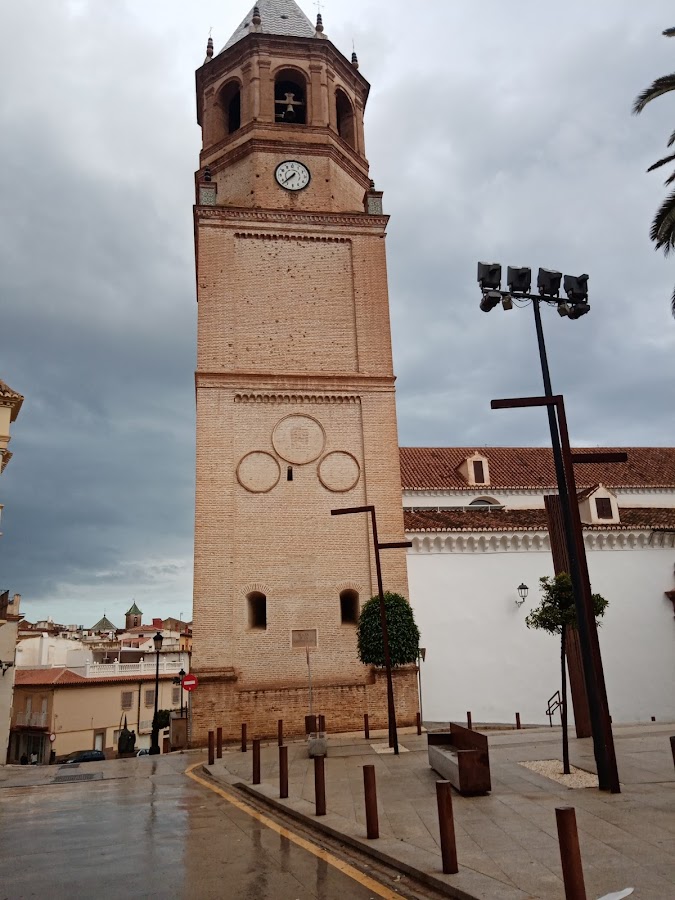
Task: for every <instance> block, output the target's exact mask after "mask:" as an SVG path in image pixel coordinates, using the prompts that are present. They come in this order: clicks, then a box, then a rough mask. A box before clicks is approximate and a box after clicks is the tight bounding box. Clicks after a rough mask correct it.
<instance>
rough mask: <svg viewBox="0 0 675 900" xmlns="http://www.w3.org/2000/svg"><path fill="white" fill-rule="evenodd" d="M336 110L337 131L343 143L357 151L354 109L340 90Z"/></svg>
mask: <svg viewBox="0 0 675 900" xmlns="http://www.w3.org/2000/svg"><path fill="white" fill-rule="evenodd" d="M335 108H336V116H337V130H338V134H339V135H340V137H341V138H342V140H343V141H346V142H347V143H348V144H349V146H350V147H352V148H353V149H354V150H356V122H355V119H354V108H353V106H352V104H351V101H350V99H349V97H348V96H347V95H346V94H345V92H344V91H343V90H342V89H341V88H338V89H337V90H336V92H335Z"/></svg>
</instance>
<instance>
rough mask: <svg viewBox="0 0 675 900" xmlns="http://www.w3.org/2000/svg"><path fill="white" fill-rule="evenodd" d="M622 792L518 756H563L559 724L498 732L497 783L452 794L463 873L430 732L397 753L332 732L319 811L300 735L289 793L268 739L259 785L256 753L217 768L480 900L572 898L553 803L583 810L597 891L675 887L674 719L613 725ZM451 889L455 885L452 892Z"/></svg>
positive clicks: (580, 761)
mask: <svg viewBox="0 0 675 900" xmlns="http://www.w3.org/2000/svg"><path fill="white" fill-rule="evenodd" d="M614 733H615V742H616V750H617V757H618V763H619V773H620V778H621V785H622V793H621V794H619V795H611V794H608V793H604V792H600V791H598V790H597V789H594V788H585V789H578V790H571V789H569V788H567V787H563V786H562V785H560V784H557V783H555V782H553V781H551V780H549V779H548V778H545V777H543V776H541V775H538V774H537V773H535V772H533V771H530V770H529V769H527V768H525V767H523V766H521V765H520V762H522V761H527V760H542V759H554V758H559V757H560V752H561V751H560V743H561V737H560V730H559V729H558V728H553V729H549V728H537V729H524V730H523V731H515V730H509V731H494V732H492V731H490V732H488V734H489V741H490V764H491V770H492V793H491V794H490V795H489V796H483V797H470V798H469V797H467V798H465V797H461V796H460V795H459V794H457V793H454V795H453V805H454V813H455V828H456V834H457V851H458V858H459V863H460V872H459V874H458V875H454V876H450V875H447V876H446V875H443V874H442V872H441V860H440V847H439V834H438V824H437V813H436V797H435V782H436V780H437V778H438V776H437V775H436V774H435V773H434V772H433V771H432V770H431V769H430V768H429V764H428V759H427V750H426V735H422V736H421V737H418V736H417V734H414V733H413V734H410V733H404V732H402V733H401V744H402V746H403V747H404V748H405V749H406V750H407V751H408V752H403V753H401V754H400V756H398V757H395V756H393V755H389V754H384V755H383V754H381V753H378V752H376V749H374V748H373V745H377V744H378V743H381V742H382V741H383V740H385V739H386V735H384V734H378V735H376V736H373V735H371V740H370V741H366V740H365V739H364V738H363V736H362V735H351V736H340V737H334V738H329V755H328V757H327V759H326V761H325V768H326V794H327V809H328V815H326V816H325V817H321V818H320V819H317V818H315V817H314V774H313V764H312V762H311V761H310V760H308V758H307V752H306V748H305V745H304V743H303V742H295V743H291V744H290V745H289V800H287V801H279V800H278V797H279V791H278V750H277V746H276V743H274V744H273V743H269V744H267V745H266V746H263V749H262V753H261V759H262V782H263V783H262V784H261V785H260V786H259V787H258V788H253V787H251V786H250V781H251V758H252V753H251V752H250V749H249V752H248V753H246V754H244V753H242V752H241V751H240V750H239V749H229V750H226V751H225V753H224V756H223V759H222V760H216V763H215V765H214V766H213V767H210V768H209V767H207V768H209V771H210V772H211V774H212V775H214V776H215V777H216V778H218V779H220V780H222V781H223V782H226V783H228V784H229V785H233V784H242V785H244V786H246V789H247V790H248V791H255V792H256V793H257V794H258V795H259V796H261V797H263V798H265V799H266V802H269V803H272V802H273V803H276V804H280V806H282V807H283V808H285V809H286V811H287V812H288V813H290V814H291V815H294V816H297V817H304V819H305V821H306V822H309V823H310V824H311V826H312V827H314V828H319V827H321V828H327V829H329V830H330V831H332V832H333V833H336V834H339V835H342V836H343V837H344V838H345V839H347V840H348V841H350V842H356V843H358V844H361V845H364V846H366V847H367V848H368V849H369V850H370V851H371V852H373V853H375V854H376V855H379V857H380V858H381V859H383V860H385V861H393V862H395V863H396V864H397V865H400V866H402V867H403V868H404V869H406V868H408V869H409V870H410V871H411V872H412V871H414V870H416V871H417V872H418V873H420V874H421V875H422V876H423V877H426V878H428V879H429V882H428V883H429V884H433V885H436V886H437V887H438V886H440V885H445V886H446V887H448V888H449V889H450V891H452V892H454V896H459V897H462V896H463V897H474V898H478V900H488V898H490V900H492V898H494V900H525V898H546V900H563V898H564V889H563V883H562V873H561V868H560V853H559V847H558V840H557V830H556V818H555V808H556V807H558V806H573V807H575V809H576V815H577V823H578V826H579V836H580V843H581V852H582V857H583V864H584V871H585V877H586V887H587V891H588V897H589V898H598V897H601V896H604V895H605V894H608V893H610V892H612V891H618V890H620V889H623V888H626V887H634V888H635V893H634V895H633V896H634V897H635V898H636V900H638V898H639V900H666V898H670V897H675V768H674V767H673V759H672V755H671V750H670V743H669V735H671V734H675V726H674V725H672V724H670V725H663V724H654V725H651V726H646V725H641V726H618V727H616V728H615V730H614ZM570 756H571V762H572V763H573V764H574V765H575V766H578V767H579V768H581V769H585V770H588V771H594V770H595V764H594V759H593V748H592V743H591V741H590V739H586V740H576V739H572V740H571V741H570ZM366 764H372V765H374V766H375V769H376V774H377V791H378V806H379V817H380V838H379V840H375V841H367V840H366V831H365V809H364V801H363V775H362V766H364V765H366ZM451 895H452V893H451Z"/></svg>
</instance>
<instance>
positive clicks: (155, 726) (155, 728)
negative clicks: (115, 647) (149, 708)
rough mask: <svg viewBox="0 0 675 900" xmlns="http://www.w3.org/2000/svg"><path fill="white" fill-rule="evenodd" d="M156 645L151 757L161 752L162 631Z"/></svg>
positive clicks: (154, 639)
mask: <svg viewBox="0 0 675 900" xmlns="http://www.w3.org/2000/svg"><path fill="white" fill-rule="evenodd" d="M152 640H153V643H154V645H155V657H156V660H155V714H154V716H153V717H152V737H151V739H150V756H157V755H158V754H159V753H160V752H161V751H160V749H159V713H158V706H157V704H158V701H159V652H160V650H161V649H162V644H163V642H164V638H163V637H162V633H161V632H160V631H158V632H157V634H156V635H155V636H154V638H153V639H152Z"/></svg>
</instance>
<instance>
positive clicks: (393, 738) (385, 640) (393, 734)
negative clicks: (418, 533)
mask: <svg viewBox="0 0 675 900" xmlns="http://www.w3.org/2000/svg"><path fill="white" fill-rule="evenodd" d="M355 513H369V514H370V521H371V525H372V529H373V545H374V547H375V569H376V571H377V590H378V593H379V598H380V625H381V628H382V645H383V647H384V665H385V669H386V671H387V723H388V726H389V746H390V747H393V748H394V753H395V754H396V755H397V756H398V733H397V730H396V708H395V706H394V682H393V680H392V677H391V654H390V652H389V632H388V630H387V611H386V607H385V605H384V586H383V584H382V565H381V563H380V550H395V549H403V548H404V547H412V541H395V542H393V543H386V544H382V543H380V541H379V540H378V537H377V517H376V515H375V507H374V506H372V505H371V506H354V507H349V508H346V509H332V510H331V511H330V514H331V516H348V515H353V514H355Z"/></svg>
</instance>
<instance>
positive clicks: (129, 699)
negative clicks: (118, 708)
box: [122, 691, 134, 709]
mask: <svg viewBox="0 0 675 900" xmlns="http://www.w3.org/2000/svg"><path fill="white" fill-rule="evenodd" d="M133 702H134V694H133V691H122V709H131V706H132V704H133Z"/></svg>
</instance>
